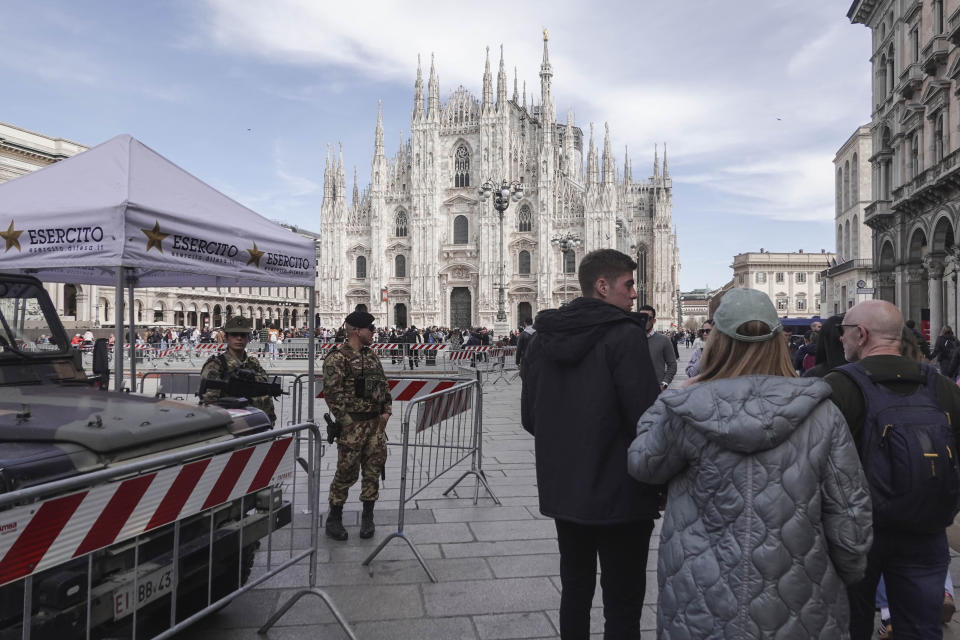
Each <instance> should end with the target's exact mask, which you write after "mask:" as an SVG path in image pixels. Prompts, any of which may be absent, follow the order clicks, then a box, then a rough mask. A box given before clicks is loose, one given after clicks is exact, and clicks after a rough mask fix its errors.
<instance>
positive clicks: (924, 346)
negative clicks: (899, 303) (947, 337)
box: [904, 320, 930, 360]
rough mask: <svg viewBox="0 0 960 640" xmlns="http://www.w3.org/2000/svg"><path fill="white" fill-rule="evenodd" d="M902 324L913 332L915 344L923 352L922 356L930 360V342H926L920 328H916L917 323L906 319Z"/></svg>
mask: <svg viewBox="0 0 960 640" xmlns="http://www.w3.org/2000/svg"><path fill="white" fill-rule="evenodd" d="M904 325H905V326H906V327H907V329H909V330H910V332H911V333H913V337H914V339H915V340H916V341H917V344H918V345H920V351H921V353H923V357H924V358H926V359H927V360H930V343H929V342H927V339H926V338H924V337H923V334H922V333H921V332H920V330H919V329H917V323H916V322H915V321H913V320H907V321H906V322H905V323H904Z"/></svg>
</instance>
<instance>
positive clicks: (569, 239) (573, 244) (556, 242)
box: [550, 232, 581, 304]
mask: <svg viewBox="0 0 960 640" xmlns="http://www.w3.org/2000/svg"><path fill="white" fill-rule="evenodd" d="M550 244H552V245H553V246H555V247H558V248H559V249H560V272H561V273H562V274H563V302H562V303H561V304H566V303H567V251H573V250H574V249H576V248H577V247H579V246H580V244H581V241H580V236H578V235H577V234H575V233H570V232H567V233H564V234H562V235H559V236H555V237H554V238H553V239H552V240H550Z"/></svg>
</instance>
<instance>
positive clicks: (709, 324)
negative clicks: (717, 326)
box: [686, 320, 713, 380]
mask: <svg viewBox="0 0 960 640" xmlns="http://www.w3.org/2000/svg"><path fill="white" fill-rule="evenodd" d="M711 329H713V321H712V320H704V321H703V324H701V325H700V331H699V335H698V336H697V339H696V340H694V341H693V353H691V354H690V360H688V361H687V368H686V372H687V379H688V380H690V379H693V378H695V377H697V374H699V373H700V358H701V357H702V356H703V347H704V346H705V345H706V343H707V338H708V337H710V330H711Z"/></svg>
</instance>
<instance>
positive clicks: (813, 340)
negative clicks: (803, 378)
mask: <svg viewBox="0 0 960 640" xmlns="http://www.w3.org/2000/svg"><path fill="white" fill-rule="evenodd" d="M818 337H819V336H818V334H817V333H816V332H815V331H813V330H812V329H807V330H806V331H805V332H804V333H803V344H802V345H800V348H798V349H797V352H796V353H795V354H793V368H794V369H796V371H797V373H798V374H800V375H802V374H803V372H804V371H806V370H807V369H809V368H810V367H812V366H813V365H814V364H816V357H817V355H816V354H817V338H818Z"/></svg>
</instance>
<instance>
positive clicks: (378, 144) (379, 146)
mask: <svg viewBox="0 0 960 640" xmlns="http://www.w3.org/2000/svg"><path fill="white" fill-rule="evenodd" d="M373 138H374V147H373V155H375V156H377V155H381V156H382V155H383V153H384V152H383V100H377V129H376V132H375V133H374V136H373Z"/></svg>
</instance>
